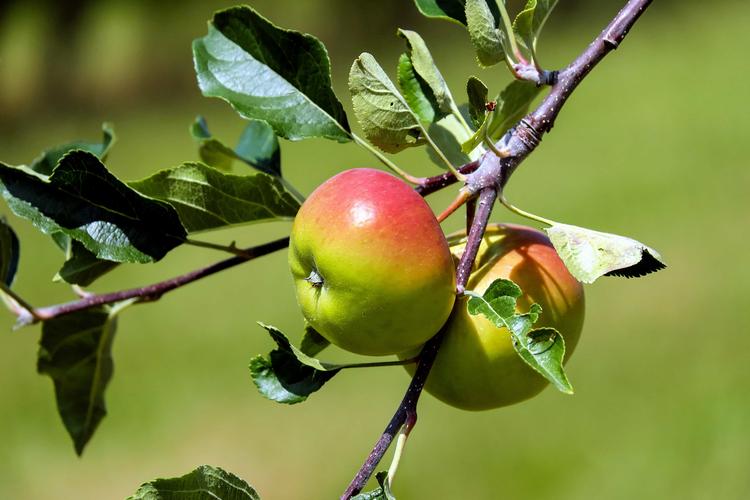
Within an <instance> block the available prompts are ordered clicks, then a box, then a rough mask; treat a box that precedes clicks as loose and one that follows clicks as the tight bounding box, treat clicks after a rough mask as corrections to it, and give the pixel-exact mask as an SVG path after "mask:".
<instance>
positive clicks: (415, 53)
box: [398, 29, 455, 114]
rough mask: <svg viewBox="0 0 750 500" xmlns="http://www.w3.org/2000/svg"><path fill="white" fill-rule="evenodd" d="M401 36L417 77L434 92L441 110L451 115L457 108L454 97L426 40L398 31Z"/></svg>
mask: <svg viewBox="0 0 750 500" xmlns="http://www.w3.org/2000/svg"><path fill="white" fill-rule="evenodd" d="M398 34H399V36H401V37H402V38H404V39H405V40H406V42H407V46H408V48H409V52H408V55H409V58H410V59H411V62H412V66H413V67H414V71H415V72H416V74H417V75H419V77H420V78H421V79H422V80H423V81H424V82H425V83H426V84H427V86H428V87H429V88H430V90H431V91H432V95H433V97H434V99H435V101H436V102H437V104H438V106H439V109H440V110H441V111H442V112H443V113H446V114H447V113H450V112H451V111H452V110H453V109H454V108H455V103H454V102H453V96H452V95H451V91H450V89H449V88H448V84H447V83H446V82H445V79H444V78H443V75H442V74H441V73H440V70H439V69H438V68H437V66H436V65H435V61H434V60H433V59H432V54H430V50H429V49H428V48H427V44H425V42H424V40H423V39H422V37H421V36H419V33H417V32H415V31H409V30H402V29H399V30H398Z"/></svg>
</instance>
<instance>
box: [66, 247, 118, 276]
mask: <svg viewBox="0 0 750 500" xmlns="http://www.w3.org/2000/svg"><path fill="white" fill-rule="evenodd" d="M68 244H69V245H70V249H69V250H68V258H67V260H66V261H65V263H64V264H63V266H62V267H61V268H60V270H59V271H58V272H57V276H56V277H55V279H56V280H57V279H62V280H64V281H65V282H67V283H71V284H74V285H80V286H89V285H90V284H91V283H93V282H94V281H96V280H97V279H99V278H100V277H102V276H104V275H105V274H107V273H108V272H110V271H111V270H112V269H114V268H115V267H117V266H118V263H117V262H112V261H111V260H104V259H97V258H96V255H94V254H93V253H91V252H89V251H88V250H86V247H84V246H83V244H82V243H80V242H78V241H76V240H70V239H68Z"/></svg>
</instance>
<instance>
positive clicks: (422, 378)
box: [341, 187, 497, 500]
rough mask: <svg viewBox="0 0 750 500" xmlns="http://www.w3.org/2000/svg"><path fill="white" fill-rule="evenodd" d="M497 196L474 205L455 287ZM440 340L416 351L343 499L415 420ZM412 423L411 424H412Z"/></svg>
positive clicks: (490, 192) (487, 195) (485, 194)
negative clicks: (397, 400) (396, 401)
mask: <svg viewBox="0 0 750 500" xmlns="http://www.w3.org/2000/svg"><path fill="white" fill-rule="evenodd" d="M496 196H497V193H496V191H495V190H494V189H493V188H491V187H490V188H487V189H485V190H484V191H482V192H481V193H480V194H479V202H478V206H477V211H476V214H475V215H474V223H473V224H472V225H471V231H469V236H468V239H467V242H466V249H465V250H464V253H463V255H461V260H460V262H459V264H458V268H457V269H458V270H457V272H456V289H457V290H460V291H463V289H464V287H465V286H466V282H467V281H468V279H469V270H470V269H471V266H472V265H473V264H474V259H475V258H476V256H477V252H478V251H479V244H480V243H481V240H482V236H484V230H485V228H486V227H487V221H489V219H490V213H491V212H492V206H493V205H494V204H495V198H496ZM442 341H443V329H441V330H440V331H439V332H438V333H437V335H435V336H434V337H432V338H431V339H430V340H428V341H427V343H426V344H425V345H424V347H423V348H422V352H420V353H419V364H418V365H417V370H416V372H415V373H414V376H413V377H412V379H411V382H410V383H409V387H408V388H407V389H406V394H404V398H403V399H402V400H401V404H400V405H399V406H398V408H397V409H396V413H394V414H393V417H391V421H390V422H388V425H387V426H386V428H385V430H384V431H383V434H382V435H381V436H380V439H378V442H377V443H375V446H374V447H373V449H372V451H371V452H370V454H369V455H368V456H367V459H366V460H365V463H364V464H363V465H362V467H361V468H360V469H359V471H358V472H357V475H356V476H354V479H352V481H351V483H349V487H348V488H347V489H346V491H345V492H344V494H343V495H341V499H342V500H348V499H349V498H351V497H353V496H354V495H356V494H357V493H359V492H360V491H362V488H364V486H365V484H367V481H368V480H369V479H370V477H371V476H372V474H373V472H375V468H376V467H377V466H378V464H379V463H380V460H381V459H382V458H383V455H385V452H386V451H388V447H389V446H390V445H391V442H392V441H393V438H394V436H396V434H398V431H399V430H401V427H402V426H403V425H404V424H405V423H406V422H407V419H409V420H411V421H412V422H414V423H415V422H416V419H417V402H418V401H419V396H420V395H421V394H422V389H423V388H424V384H425V382H426V381H427V376H428V375H429V374H430V370H431V369H432V365H433V363H434V362H435V357H436V356H437V353H438V350H439V349H440V344H441V342H442ZM412 425H413V424H412Z"/></svg>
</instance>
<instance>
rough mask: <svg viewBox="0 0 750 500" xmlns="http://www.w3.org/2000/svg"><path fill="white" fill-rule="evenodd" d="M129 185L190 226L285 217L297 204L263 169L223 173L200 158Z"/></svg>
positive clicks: (291, 215)
mask: <svg viewBox="0 0 750 500" xmlns="http://www.w3.org/2000/svg"><path fill="white" fill-rule="evenodd" d="M130 186H131V187H132V188H134V189H136V190H138V191H139V192H141V193H143V194H145V195H147V196H150V197H152V198H156V199H159V200H164V201H166V202H168V203H169V204H171V205H172V206H173V207H174V208H175V210H177V212H178V213H179V216H180V220H181V221H182V223H183V224H184V226H185V228H186V229H187V230H188V231H189V232H196V231H206V230H211V229H217V228H222V227H227V226H232V225H237V224H248V223H251V222H264V221H271V220H290V219H292V218H294V215H295V214H296V213H297V210H298V209H299V203H298V202H297V200H296V199H295V198H294V196H293V195H292V194H291V193H290V192H288V191H287V190H286V189H285V188H284V185H283V183H282V181H281V180H280V179H279V178H278V177H273V176H271V175H268V174H264V173H263V172H258V173H256V174H254V175H250V176H240V175H231V174H225V173H223V172H220V171H218V170H216V169H213V168H211V167H208V166H206V165H203V164H202V163H184V164H182V165H180V166H179V167H175V168H172V169H168V170H162V171H161V172H157V173H155V174H154V175H152V176H151V177H148V178H146V179H143V180H140V181H136V182H131V183H130Z"/></svg>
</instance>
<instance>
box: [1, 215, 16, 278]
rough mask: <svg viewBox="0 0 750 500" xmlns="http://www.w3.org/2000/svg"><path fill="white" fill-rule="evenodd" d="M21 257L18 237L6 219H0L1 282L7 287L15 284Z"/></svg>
mask: <svg viewBox="0 0 750 500" xmlns="http://www.w3.org/2000/svg"><path fill="white" fill-rule="evenodd" d="M20 256H21V253H20V245H19V243H18V236H16V232H15V231H13V228H12V227H10V224H8V221H6V220H5V217H0V281H2V282H3V283H5V285H6V286H7V287H10V286H11V285H12V284H13V280H14V279H15V277H16V272H17V271H18V259H19V257H20Z"/></svg>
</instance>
